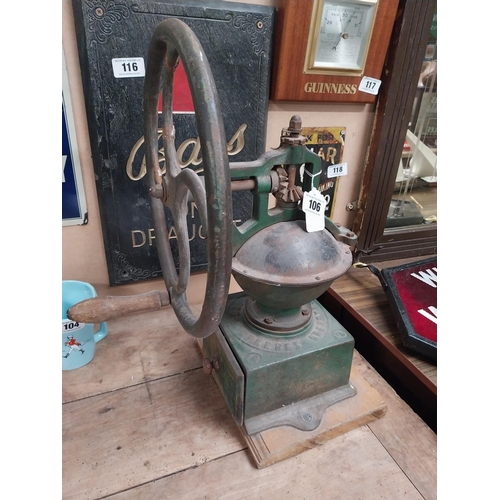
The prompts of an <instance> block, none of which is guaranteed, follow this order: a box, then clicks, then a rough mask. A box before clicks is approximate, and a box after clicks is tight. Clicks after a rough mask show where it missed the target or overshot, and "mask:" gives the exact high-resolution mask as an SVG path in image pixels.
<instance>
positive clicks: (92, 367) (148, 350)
mask: <svg viewBox="0 0 500 500" xmlns="http://www.w3.org/2000/svg"><path fill="white" fill-rule="evenodd" d="M108 330H109V333H108V336H107V337H105V338H104V339H102V340H101V341H100V342H98V343H97V345H96V353H95V355H94V359H93V360H92V361H91V362H90V363H89V364H88V365H85V366H83V367H81V368H79V369H77V370H69V371H63V373H62V376H63V402H64V403H66V402H68V401H73V400H75V399H78V398H85V397H89V396H93V395H95V394H101V393H104V392H107V391H112V390H116V389H120V388H123V387H129V386H133V385H136V384H138V383H140V382H143V381H145V380H154V379H157V378H161V377H166V376H169V375H174V374H176V373H181V372H184V371H187V370H191V369H193V368H198V367H200V366H201V360H200V356H199V354H198V352H197V350H196V347H195V343H194V341H193V339H192V338H191V337H190V336H189V335H187V334H186V332H185V331H184V330H183V329H182V327H181V326H180V325H179V322H178V321H177V318H175V316H173V315H172V314H167V313H166V311H165V310H159V311H154V312H150V313H147V315H146V317H145V315H143V314H140V315H136V316H129V317H124V318H120V319H114V320H111V321H108Z"/></svg>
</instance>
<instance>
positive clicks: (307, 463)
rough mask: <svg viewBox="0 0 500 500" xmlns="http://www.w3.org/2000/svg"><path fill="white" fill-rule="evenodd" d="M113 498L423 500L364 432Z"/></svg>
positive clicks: (239, 456) (234, 461) (233, 458)
mask: <svg viewBox="0 0 500 500" xmlns="http://www.w3.org/2000/svg"><path fill="white" fill-rule="evenodd" d="M111 498H112V499H113V500H170V499H172V500H202V499H203V500H264V499H265V500H282V499H283V500H288V499H289V500H299V499H300V500H304V499H306V500H323V499H328V500H331V499H339V500H360V499H362V500H379V499H388V500H389V499H390V500H399V499H405V500H423V497H422V496H421V495H420V494H419V493H418V492H417V491H416V490H415V489H414V488H413V486H412V484H411V482H410V481H409V480H408V478H407V477H406V475H405V474H404V473H403V472H402V471H401V469H399V467H398V466H397V464H396V463H395V462H394V461H393V460H392V459H391V458H390V456H389V455H388V454H387V452H386V451H385V449H384V447H383V446H382V445H381V444H380V442H379V441H378V439H376V437H375V436H374V435H373V434H372V432H371V431H370V430H369V429H368V428H367V427H366V426H364V427H360V428H358V429H356V430H354V431H351V432H349V433H348V434H345V435H343V436H340V437H338V438H336V439H334V440H332V441H328V442H327V443H325V444H324V445H323V446H320V447H317V448H314V449H311V450H309V451H307V452H306V453H303V454H301V455H298V456H296V457H294V458H289V459H287V460H285V461H283V462H279V463H277V464H275V465H273V466H272V467H268V468H265V469H256V468H255V467H254V466H253V465H252V463H251V460H250V457H249V456H248V452H247V451H246V452H245V451H242V452H238V453H235V454H233V455H230V456H227V457H224V458H221V459H219V460H216V461H212V462H209V463H206V464H204V465H201V466H199V467H197V468H193V469H190V470H186V471H183V472H180V473H178V474H175V475H173V476H169V477H166V478H162V479H158V480H156V481H154V482H151V483H148V484H145V485H143V486H140V487H137V488H134V489H131V490H129V491H124V492H122V493H119V494H116V495H113V496H112V497H111Z"/></svg>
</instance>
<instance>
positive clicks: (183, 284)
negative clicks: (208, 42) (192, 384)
mask: <svg viewBox="0 0 500 500" xmlns="http://www.w3.org/2000/svg"><path fill="white" fill-rule="evenodd" d="M179 58H180V60H181V61H182V64H183V66H184V69H185V71H186V76H187V79H188V82H189V87H190V89H191V94H192V98H193V103H194V109H195V114H196V124H197V128H198V135H199V138H200V143H201V152H202V158H203V167H204V180H205V182H204V183H203V182H202V181H201V179H200V178H199V177H198V175H197V174H196V173H195V172H194V171H193V170H191V169H189V168H185V169H181V167H180V166H179V163H178V161H177V155H176V150H175V144H174V139H175V129H174V123H173V114H172V88H173V78H174V71H175V68H176V66H177V63H178V60H179ZM162 81H163V84H162ZM160 92H162V98H163V109H162V114H163V131H162V138H163V147H164V155H165V165H166V171H165V173H164V174H162V172H161V169H160V165H159V158H158V99H159V96H160ZM144 144H145V156H146V164H147V169H148V179H149V186H150V192H151V194H152V196H151V198H150V201H151V211H152V216H153V224H154V230H155V239H156V242H157V246H158V255H159V260H160V264H161V268H162V272H163V278H164V281H165V285H166V287H167V291H168V293H169V295H170V303H171V305H172V307H173V308H174V311H175V314H176V316H177V318H178V320H179V322H180V323H181V325H182V327H183V328H184V329H185V330H186V332H188V333H189V334H190V335H192V336H193V337H197V338H204V337H207V336H208V335H210V334H211V333H213V332H214V331H215V329H216V328H217V327H218V325H219V323H220V320H221V318H222V314H223V313H224V308H225V305H226V301H227V294H228V291H229V282H230V278H231V258H232V256H231V233H232V220H233V215H232V197H231V184H230V175H229V161H228V156H227V151H226V138H225V132H224V125H223V120H222V114H221V112H220V105H219V98H218V95H217V91H216V87H215V82H214V80H213V76H212V72H211V70H210V66H209V64H208V61H207V58H206V55H205V53H204V51H203V48H202V47H201V45H200V42H199V40H198V38H197V37H196V35H195V34H194V33H193V31H192V30H191V29H190V28H189V27H188V26H187V25H186V24H185V23H184V22H183V21H180V20H179V19H167V20H165V21H163V22H161V23H160V24H159V25H158V26H157V27H156V29H155V31H154V33H153V36H152V38H151V42H150V45H149V50H148V56H147V63H146V78H145V85H144ZM189 192H191V195H192V199H193V200H194V202H195V203H196V206H197V208H198V211H199V213H200V217H201V222H202V225H203V227H204V228H205V233H206V241H207V261H208V267H207V286H206V290H205V299H204V303H203V307H202V310H201V313H200V315H199V316H198V317H196V316H195V315H194V314H193V312H192V311H191V309H190V307H189V305H188V303H187V299H186V288H187V286H188V283H189V276H190V273H191V268H190V249H189V235H188V229H187V220H186V218H187V215H188V195H189ZM165 206H167V207H168V208H169V210H170V212H171V214H172V219H173V222H174V225H175V230H176V234H177V241H178V247H179V273H177V270H176V265H175V262H174V259H173V256H172V251H171V248H170V243H169V238H168V227H167V221H166V216H165Z"/></svg>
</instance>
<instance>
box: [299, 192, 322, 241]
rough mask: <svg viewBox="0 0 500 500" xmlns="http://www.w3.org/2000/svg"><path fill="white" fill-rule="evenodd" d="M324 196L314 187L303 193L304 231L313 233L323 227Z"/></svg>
mask: <svg viewBox="0 0 500 500" xmlns="http://www.w3.org/2000/svg"><path fill="white" fill-rule="evenodd" d="M325 207H326V199H325V197H324V196H323V195H322V194H321V193H320V192H319V191H318V190H317V189H316V188H312V189H311V191H306V192H305V193H304V198H303V199H302V210H303V211H304V212H305V214H306V231H307V232H308V233H313V232H314V231H321V230H322V229H324V228H325Z"/></svg>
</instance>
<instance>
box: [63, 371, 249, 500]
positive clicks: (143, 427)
mask: <svg viewBox="0 0 500 500" xmlns="http://www.w3.org/2000/svg"><path fill="white" fill-rule="evenodd" d="M62 440H63V448H62V449H63V498H64V499H65V500H80V499H90V498H92V499H94V498H100V497H102V496H104V495H109V494H111V493H114V492H116V491H120V490H123V489H124V488H130V487H133V486H136V485H138V484H141V483H145V482H148V481H151V480H154V479H156V478H158V477H163V476H166V475H168V474H172V473H174V472H177V471H179V470H183V469H185V468H188V467H193V466H195V465H199V464H201V463H204V462H207V461H210V460H213V459H215V458H218V457H221V456H224V455H227V454H228V453H234V452H235V451H238V450H242V449H244V448H246V444H245V442H244V439H243V437H242V436H241V434H240V433H239V431H238V429H237V427H236V425H235V424H234V422H233V420H232V417H231V415H230V413H229V410H228V409H227V407H226V405H225V402H224V399H223V397H222V396H221V394H220V393H219V390H218V388H217V386H216V384H215V382H214V381H213V380H212V378H211V377H207V376H206V375H205V373H203V371H202V370H201V369H198V370H194V371H191V372H188V373H184V374H182V375H176V376H173V377H169V378H166V379H160V380H156V381H152V382H146V383H143V384H140V385H136V386H133V387H129V388H125V389H121V390H118V391H115V392H111V393H105V394H100V395H97V396H94V397H92V398H87V399H83V400H79V401H74V402H72V403H68V404H65V405H63V435H62Z"/></svg>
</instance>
